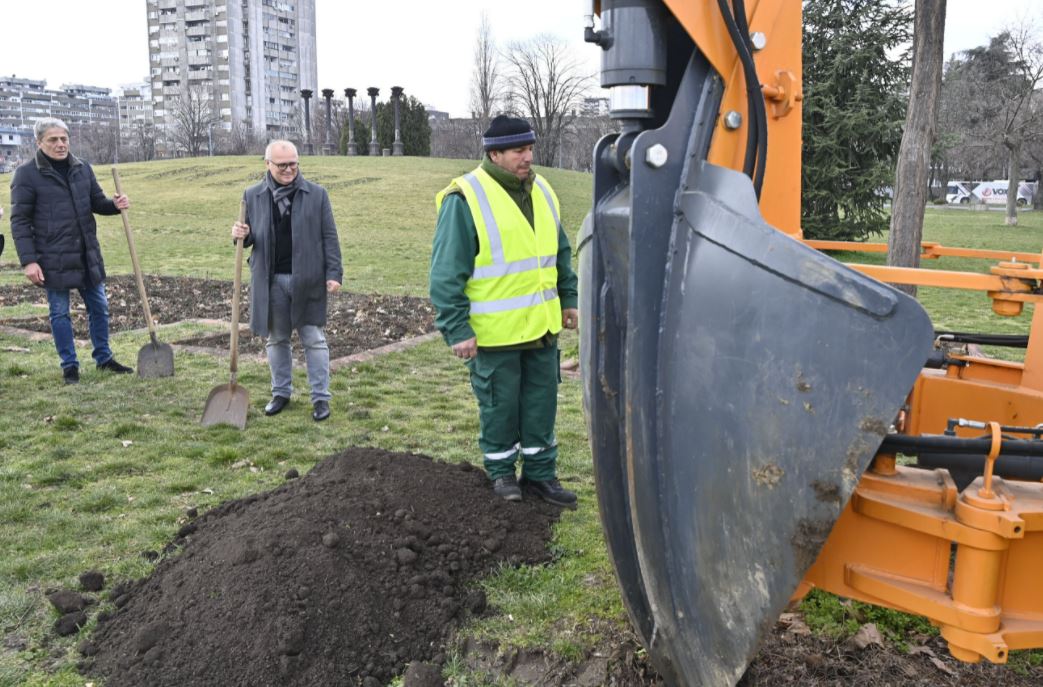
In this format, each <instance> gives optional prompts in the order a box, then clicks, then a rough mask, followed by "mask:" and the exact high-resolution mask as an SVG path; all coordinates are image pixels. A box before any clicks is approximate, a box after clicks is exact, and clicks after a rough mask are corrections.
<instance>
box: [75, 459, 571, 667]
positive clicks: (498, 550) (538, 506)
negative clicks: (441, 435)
mask: <svg viewBox="0 0 1043 687" xmlns="http://www.w3.org/2000/svg"><path fill="white" fill-rule="evenodd" d="M557 517H558V509H557V508H555V507H553V506H550V505H547V504H545V503H542V502H536V501H534V500H531V499H527V500H525V501H524V502H521V503H508V502H505V501H502V500H500V499H497V498H496V497H495V496H493V494H492V491H491V490H490V489H489V486H488V482H487V479H486V477H485V474H484V473H483V472H482V471H481V470H478V469H476V468H474V467H472V466H471V465H469V464H463V463H461V464H459V465H449V464H446V463H442V462H439V461H434V460H432V459H430V458H427V457H424V456H417V455H404V454H391V453H387V452H384V451H380V450H377V449H363V448H352V449H348V450H347V451H345V452H344V453H342V454H340V455H337V456H333V457H331V458H328V459H327V460H325V461H323V462H322V463H320V464H319V465H317V466H316V467H315V468H314V469H313V470H312V471H311V472H310V473H309V474H308V475H307V476H306V477H304V478H302V479H297V480H293V481H289V482H287V483H286V484H284V485H282V486H280V487H279V488H277V489H275V490H273V491H271V492H267V493H263V494H259V495H255V496H250V497H247V498H244V499H241V500H237V501H231V502H228V503H225V504H222V505H221V506H218V507H217V508H215V509H213V510H211V511H210V512H208V513H206V514H204V515H202V516H200V517H199V518H197V519H195V520H192V521H190V522H188V523H187V524H186V525H185V526H183V527H182V528H181V530H180V531H179V533H178V538H177V539H176V540H175V542H176V543H177V544H178V545H179V546H181V547H183V550H182V551H181V552H180V554H179V555H175V556H171V557H168V558H165V559H163V560H162V561H160V563H159V564H158V565H157V566H156V569H155V570H154V572H153V573H152V575H150V576H149V577H147V578H144V579H142V580H139V581H137V582H135V583H134V584H133V585H131V586H130V588H129V590H126V589H121V590H119V593H120V594H121V595H120V597H118V598H117V599H115V600H114V601H115V605H116V606H117V607H118V610H117V612H116V613H115V614H114V615H112V617H111V618H107V619H105V616H99V619H105V622H101V623H99V626H98V630H97V631H96V632H95V633H94V635H93V637H92V638H91V639H92V644H93V646H91V647H89V648H88V650H87V651H85V653H87V654H94V655H93V656H91V657H90V658H88V659H86V660H85V663H84V664H83V668H84V670H85V672H87V673H89V674H91V675H96V676H100V677H104V679H105V684H106V686H107V687H119V686H121V685H128V686H129V685H135V686H137V685H150V686H152V687H162V686H164V685H170V686H174V685H177V686H178V687H201V686H203V685H222V686H228V685H309V686H316V685H359V684H364V685H367V686H368V685H370V684H386V682H387V681H388V680H389V679H390V678H391V677H392V676H394V675H396V674H400V673H401V672H402V671H403V670H404V669H405V667H406V665H407V664H408V663H409V662H410V661H414V660H417V661H430V662H433V663H436V664H437V663H439V662H441V661H443V660H444V656H443V655H442V651H443V646H442V645H443V642H444V640H445V639H446V638H447V637H448V635H449V633H450V632H451V630H452V629H453V628H454V627H455V626H456V625H457V624H458V623H459V622H460V621H462V620H464V619H466V618H467V617H469V616H470V615H472V614H480V613H482V612H484V611H485V597H484V594H483V593H482V591H481V590H480V589H477V588H476V587H475V586H474V581H475V579H476V578H478V577H480V576H483V575H487V574H489V572H490V571H492V570H493V569H495V568H496V567H497V566H500V565H504V564H507V565H518V564H522V563H530V564H531V563H539V562H542V561H546V560H548V559H549V553H548V551H547V546H546V545H547V541H548V540H549V538H550V529H551V525H552V524H553V523H554V522H555V521H556V519H557ZM95 652H96V653H95Z"/></svg>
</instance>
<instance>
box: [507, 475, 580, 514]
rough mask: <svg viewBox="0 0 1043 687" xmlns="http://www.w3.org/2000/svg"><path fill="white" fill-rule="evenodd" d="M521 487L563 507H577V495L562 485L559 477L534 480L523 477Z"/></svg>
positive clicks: (528, 492) (533, 494)
mask: <svg viewBox="0 0 1043 687" xmlns="http://www.w3.org/2000/svg"><path fill="white" fill-rule="evenodd" d="M520 484H521V488H522V489H523V490H524V491H525V492H526V493H527V494H530V495H532V496H538V497H540V498H541V499H543V500H544V501H546V502H547V503H551V504H554V505H555V506H561V507H562V508H572V509H575V508H576V495H575V494H574V493H572V492H571V491H569V490H568V489H566V488H565V487H563V486H561V482H559V481H558V480H557V479H547V480H534V479H528V478H525V477H522V478H521V482H520Z"/></svg>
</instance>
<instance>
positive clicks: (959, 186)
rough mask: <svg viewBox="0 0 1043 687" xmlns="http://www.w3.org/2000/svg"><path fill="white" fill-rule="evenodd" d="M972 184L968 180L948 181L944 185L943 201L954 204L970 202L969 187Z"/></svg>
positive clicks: (971, 194)
mask: <svg viewBox="0 0 1043 687" xmlns="http://www.w3.org/2000/svg"><path fill="white" fill-rule="evenodd" d="M972 188H974V184H973V183H972V182H969V181H950V182H949V183H948V184H947V185H946V187H945V202H946V203H950V204H956V205H966V204H967V203H969V202H971V197H972V196H973V195H974V194H973V193H971V189H972Z"/></svg>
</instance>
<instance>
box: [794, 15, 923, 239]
mask: <svg viewBox="0 0 1043 687" xmlns="http://www.w3.org/2000/svg"><path fill="white" fill-rule="evenodd" d="M911 25H912V13H911V11H910V8H909V7H908V6H906V5H903V4H900V3H899V2H898V0H806V2H805V3H804V55H803V59H804V120H803V121H804V133H803V141H804V150H803V161H802V166H803V179H802V185H803V192H802V213H801V214H802V218H801V219H802V221H801V223H802V226H803V229H804V235H805V236H806V237H807V238H819V239H834V240H858V239H865V238H867V237H868V236H870V235H871V234H877V233H881V232H883V230H885V229H887V226H888V215H887V211H886V209H885V207H884V203H885V200H886V195H885V193H884V190H885V189H886V188H887V187H890V186H892V184H893V181H894V169H895V161H896V159H897V155H898V149H899V146H900V145H901V142H902V126H903V124H904V122H905V110H906V99H907V94H908V86H909V77H910V54H909V46H910V44H911V40H910V39H911V36H910V28H911Z"/></svg>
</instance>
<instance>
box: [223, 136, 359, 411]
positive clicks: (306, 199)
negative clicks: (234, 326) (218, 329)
mask: <svg viewBox="0 0 1043 687" xmlns="http://www.w3.org/2000/svg"><path fill="white" fill-rule="evenodd" d="M264 163H265V166H266V167H267V173H266V174H265V176H264V180H263V181H261V182H260V183H259V184H255V185H254V186H251V187H250V188H248V189H246V192H245V193H244V194H243V201H244V202H245V203H246V222H245V223H244V224H240V223H239V222H236V223H235V224H234V225H232V238H233V239H243V245H244V246H252V247H253V251H252V252H251V254H250V329H252V330H253V332H254V334H256V335H257V336H267V337H268V344H267V349H268V366H269V367H270V368H271V373H272V400H271V401H269V402H268V405H266V406H265V407H264V414H265V415H275V414H277V413H279V412H281V411H282V410H283V408H285V407H286V406H287V404H289V402H290V396H291V394H292V393H293V375H292V372H293V354H292V351H291V350H290V333H291V332H292V331H293V330H294V329H296V330H297V334H298V336H300V339H301V344H302V345H303V346H304V358H305V361H306V363H307V367H308V384H309V385H310V386H311V402H312V407H313V410H312V414H311V416H312V418H313V419H314V420H315V421H316V422H320V421H322V420H325V419H326V418H328V417H329V416H330V352H329V348H328V347H327V345H326V335H325V332H324V331H323V327H325V326H326V296H327V294H330V293H336V292H337V291H339V290H340V285H341V282H342V281H343V276H344V271H343V267H342V265H341V258H340V242H339V240H338V238H337V225H336V224H335V223H334V221H333V208H332V207H331V206H330V198H329V195H328V194H327V193H326V189H324V188H322V187H321V186H319V185H317V184H313V183H311V182H310V181H308V180H306V179H305V178H304V177H302V176H301V175H300V171H299V169H298V156H297V148H296V146H294V145H293V143H290V142H289V141H272V142H271V143H269V144H268V147H267V148H266V149H265V151H264Z"/></svg>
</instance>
